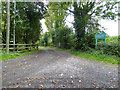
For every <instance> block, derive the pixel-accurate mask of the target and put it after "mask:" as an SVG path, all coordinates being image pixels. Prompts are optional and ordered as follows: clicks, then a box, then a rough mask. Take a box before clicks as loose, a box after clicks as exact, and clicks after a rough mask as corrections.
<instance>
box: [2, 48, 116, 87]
mask: <svg viewBox="0 0 120 90" xmlns="http://www.w3.org/2000/svg"><path fill="white" fill-rule="evenodd" d="M2 66H3V67H2V71H3V72H2V75H3V77H2V86H3V88H13V87H14V88H41V87H42V88H99V87H100V88H118V67H117V66H116V65H110V64H105V63H100V62H97V61H91V60H87V59H83V58H79V57H76V56H74V55H71V54H69V53H66V52H63V51H58V50H54V49H51V50H45V49H42V50H41V51H40V52H38V53H35V54H32V55H29V56H25V57H21V58H17V59H12V60H6V61H3V63H2Z"/></svg>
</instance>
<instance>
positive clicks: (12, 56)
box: [1, 49, 40, 61]
mask: <svg viewBox="0 0 120 90" xmlns="http://www.w3.org/2000/svg"><path fill="white" fill-rule="evenodd" d="M38 51H40V49H39V50H31V51H25V52H15V53H14V52H10V53H9V54H7V53H5V52H4V51H2V60H1V61H4V60H9V59H15V58H19V57H23V56H27V55H30V54H33V53H36V52H38Z"/></svg>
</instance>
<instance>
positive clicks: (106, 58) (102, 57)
mask: <svg viewBox="0 0 120 90" xmlns="http://www.w3.org/2000/svg"><path fill="white" fill-rule="evenodd" d="M70 53H71V54H73V55H75V56H78V57H82V58H86V59H90V60H95V61H101V62H105V63H111V64H120V62H119V60H120V58H119V57H116V56H111V55H106V54H100V52H99V51H96V52H92V53H88V52H80V51H79V52H70Z"/></svg>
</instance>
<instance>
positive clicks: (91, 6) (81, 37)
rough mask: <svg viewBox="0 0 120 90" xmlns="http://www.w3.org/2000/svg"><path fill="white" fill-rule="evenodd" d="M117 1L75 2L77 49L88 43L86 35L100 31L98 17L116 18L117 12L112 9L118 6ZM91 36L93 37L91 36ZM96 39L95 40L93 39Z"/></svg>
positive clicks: (83, 47) (84, 46)
mask: <svg viewBox="0 0 120 90" xmlns="http://www.w3.org/2000/svg"><path fill="white" fill-rule="evenodd" d="M116 4H117V2H104V1H103V2H95V0H94V2H90V1H84V2H74V3H73V7H74V10H73V11H71V10H69V11H70V12H72V13H73V14H74V23H73V25H74V28H75V33H76V36H77V47H76V48H77V49H85V48H86V46H87V45H86V44H88V43H87V42H86V39H87V38H86V35H87V36H88V34H89V35H90V34H92V33H93V29H94V32H96V31H97V32H98V30H99V26H100V24H99V23H98V19H100V18H103V19H108V18H109V19H112V20H114V18H115V16H116V13H115V12H113V11H112V10H113V9H115V8H116V6H115V5H116ZM89 38H91V37H89ZM92 41H94V40H92Z"/></svg>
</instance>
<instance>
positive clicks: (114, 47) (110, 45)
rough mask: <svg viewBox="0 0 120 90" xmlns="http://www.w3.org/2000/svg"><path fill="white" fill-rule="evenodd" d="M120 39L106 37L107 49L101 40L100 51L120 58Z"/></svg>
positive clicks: (99, 43)
mask: <svg viewBox="0 0 120 90" xmlns="http://www.w3.org/2000/svg"><path fill="white" fill-rule="evenodd" d="M119 38H120V36H118V37H117V36H114V37H110V36H107V37H106V48H104V41H103V40H100V41H99V42H98V49H99V50H102V51H103V52H104V53H105V54H108V55H116V56H119V57H120V49H119V48H120V44H119Z"/></svg>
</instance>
